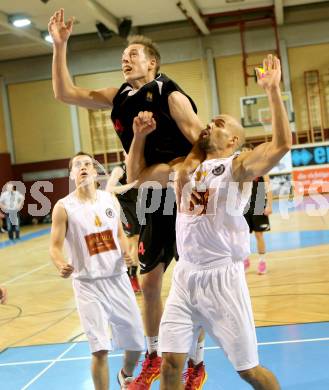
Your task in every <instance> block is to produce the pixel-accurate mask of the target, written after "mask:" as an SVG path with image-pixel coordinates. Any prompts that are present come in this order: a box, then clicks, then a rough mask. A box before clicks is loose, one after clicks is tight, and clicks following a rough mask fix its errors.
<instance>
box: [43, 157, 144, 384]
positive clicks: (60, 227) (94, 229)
mask: <svg viewBox="0 0 329 390" xmlns="http://www.w3.org/2000/svg"><path fill="white" fill-rule="evenodd" d="M96 176H97V172H96V169H95V167H94V163H93V159H92V157H91V156H90V155H88V154H86V153H78V154H77V155H76V156H74V157H73V158H72V159H71V162H70V177H71V178H72V179H73V180H74V181H75V184H76V190H75V191H73V192H71V193H70V194H69V195H68V196H66V197H65V198H63V199H61V200H59V201H58V202H57V203H56V205H55V207H54V210H53V217H52V229H51V243H50V255H51V258H52V260H53V262H54V264H55V266H56V267H57V269H58V270H59V273H60V276H62V277H63V278H68V277H69V276H70V275H71V274H72V277H73V280H72V285H73V290H74V295H75V299H76V303H77V307H78V312H79V316H80V320H81V324H82V327H83V328H84V331H85V334H86V336H87V339H88V342H89V346H90V350H91V353H92V365H91V371H92V377H93V382H94V386H95V389H96V390H108V388H109V373H108V351H109V350H111V349H112V344H111V341H110V338H109V335H108V327H109V325H111V329H112V340H113V341H114V346H115V347H117V348H120V349H121V348H122V349H124V350H125V354H124V362H123V368H122V369H121V370H120V372H119V373H118V381H119V384H120V388H121V389H127V388H128V385H129V383H131V382H132V381H133V378H132V375H133V371H134V369H135V366H136V364H137V363H138V358H139V356H140V353H141V351H142V350H143V349H144V333H143V325H142V319H141V315H140V312H139V309H138V306H137V302H136V298H135V294H134V292H133V290H132V287H131V284H130V281H129V277H128V275H127V272H126V271H127V268H126V266H125V263H124V259H123V255H124V251H125V250H127V247H126V242H125V234H124V232H123V228H122V225H121V221H120V206H119V204H118V201H117V200H116V198H115V197H114V195H112V194H110V193H108V192H106V191H100V190H97V189H96V186H95V179H96ZM64 242H65V244H66V247H67V251H68V257H69V260H68V261H66V259H65V257H64V253H63V245H64Z"/></svg>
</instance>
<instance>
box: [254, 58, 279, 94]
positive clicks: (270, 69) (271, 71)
mask: <svg viewBox="0 0 329 390" xmlns="http://www.w3.org/2000/svg"><path fill="white" fill-rule="evenodd" d="M256 74H257V83H258V85H259V86H261V87H262V88H263V89H265V90H268V89H271V88H273V87H278V86H279V85H280V81H281V64H280V60H279V59H278V58H277V57H276V56H273V55H272V54H269V55H268V56H267V57H266V58H265V59H264V61H263V68H262V69H261V68H256Z"/></svg>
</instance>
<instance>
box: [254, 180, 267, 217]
mask: <svg viewBox="0 0 329 390" xmlns="http://www.w3.org/2000/svg"><path fill="white" fill-rule="evenodd" d="M265 187H266V183H265V181H264V177H263V176H259V177H257V178H256V179H254V180H253V182H252V190H251V197H250V212H253V213H255V215H260V214H262V213H263V211H264V208H265V207H266V201H267V199H266V188H265Z"/></svg>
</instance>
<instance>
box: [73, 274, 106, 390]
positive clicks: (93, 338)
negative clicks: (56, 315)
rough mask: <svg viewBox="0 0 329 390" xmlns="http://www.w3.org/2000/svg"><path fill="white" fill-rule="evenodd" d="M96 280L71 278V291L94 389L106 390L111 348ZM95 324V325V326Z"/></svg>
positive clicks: (101, 294) (101, 295)
mask: <svg viewBox="0 0 329 390" xmlns="http://www.w3.org/2000/svg"><path fill="white" fill-rule="evenodd" d="M97 283H98V281H96V280H93V281H81V280H77V279H74V280H73V283H72V284H73V291H74V295H75V299H76V303H77V308H78V313H79V317H80V321H81V325H82V327H83V329H84V332H85V334H86V337H87V339H88V343H89V347H90V350H91V353H92V359H91V374H92V379H93V382H94V387H95V389H96V390H108V388H109V373H108V370H109V368H108V358H107V357H108V351H109V350H111V349H112V346H111V342H110V340H109V336H108V315H107V313H106V311H105V308H104V305H103V304H102V297H103V293H100V292H99V289H98V285H97ZM95 324H97V326H95Z"/></svg>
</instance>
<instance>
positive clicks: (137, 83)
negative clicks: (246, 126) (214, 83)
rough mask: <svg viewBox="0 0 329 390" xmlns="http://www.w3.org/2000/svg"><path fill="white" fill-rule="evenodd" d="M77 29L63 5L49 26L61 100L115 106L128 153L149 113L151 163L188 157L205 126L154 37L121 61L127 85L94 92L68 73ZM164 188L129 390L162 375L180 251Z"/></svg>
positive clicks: (143, 256)
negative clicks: (143, 114) (162, 330)
mask: <svg viewBox="0 0 329 390" xmlns="http://www.w3.org/2000/svg"><path fill="white" fill-rule="evenodd" d="M72 28H73V18H71V19H69V20H68V22H67V23H65V21H64V10H63V9H60V10H59V11H57V12H55V14H54V15H53V16H52V17H51V18H50V21H49V24H48V29H49V33H50V35H51V36H52V39H53V66H52V78H53V89H54V94H55V97H56V99H58V100H60V101H62V102H65V103H68V104H75V105H78V106H81V107H86V108H89V109H102V108H107V109H108V108H112V115H111V117H112V121H113V124H114V127H115V130H116V132H117V134H118V136H119V137H120V139H121V141H122V145H123V147H124V149H125V151H126V152H127V153H128V151H129V148H130V144H131V142H132V140H133V130H132V122H133V118H134V117H135V116H136V115H137V114H138V112H140V111H150V112H152V113H153V115H154V117H155V118H156V121H157V128H156V131H154V133H152V134H151V135H150V137H148V140H147V142H146V145H145V160H146V164H147V165H153V164H157V163H168V162H170V161H172V160H173V159H175V158H177V157H183V156H186V155H187V154H188V153H189V152H190V150H191V148H192V144H194V143H196V141H197V140H198V137H199V134H200V131H201V129H202V128H203V125H202V123H201V121H200V119H199V118H198V116H197V114H196V107H195V104H194V103H193V101H192V99H191V98H190V97H188V96H187V95H186V94H185V93H184V92H183V91H182V90H181V88H180V87H179V86H178V85H177V84H176V83H175V82H173V81H172V80H170V79H168V78H167V77H166V76H165V75H161V74H159V67H160V54H159V52H158V50H157V49H156V47H155V46H154V44H153V43H152V41H150V40H149V39H147V38H145V37H142V36H136V37H132V39H131V40H129V44H128V46H127V47H126V49H125V50H124V51H123V55H122V60H121V63H122V71H123V76H124V79H125V83H124V84H123V85H122V86H121V87H120V88H119V89H118V88H114V87H108V88H103V89H97V90H96V89H95V90H89V89H85V88H81V87H77V86H75V85H74V84H73V82H72V79H71V77H70V74H69V71H68V67H67V63H66V51H67V41H68V39H69V37H70V35H71V33H72ZM160 191H161V193H160V196H161V198H162V200H161V202H160V204H161V205H160V208H158V210H156V211H155V212H153V213H152V214H151V213H148V214H146V215H145V218H144V221H143V222H144V224H143V225H142V228H141V231H140V242H139V259H140V264H141V274H143V279H142V290H143V294H144V325H145V332H146V336H147V344H148V354H147V357H146V361H145V362H144V363H143V369H142V372H141V373H140V375H139V377H138V378H137V380H136V383H135V384H134V386H133V387H129V389H130V388H131V389H143V390H144V389H149V388H150V386H151V384H152V382H153V381H154V380H155V379H157V378H158V377H159V370H160V364H161V358H160V357H158V356H157V340H158V330H159V324H160V319H161V316H162V311H163V307H162V301H161V287H162V278H163V273H164V271H165V269H166V267H167V266H168V265H169V263H170V261H171V259H172V258H173V256H174V255H175V253H176V250H175V210H174V207H173V204H174V201H173V199H174V194H173V192H172V193H169V192H170V191H169V190H168V191H167V190H164V191H162V190H160ZM167 192H168V196H167V198H168V199H169V203H171V204H172V210H171V212H169V214H171V215H164V212H163V209H164V204H165V201H166V200H165V194H166V193H167ZM157 195H159V193H155V192H154V191H153V192H151V193H150V191H148V196H147V207H151V203H152V198H154V197H156V196H157ZM168 199H167V201H166V204H168V203H167V202H168ZM166 211H167V212H168V210H166Z"/></svg>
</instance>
